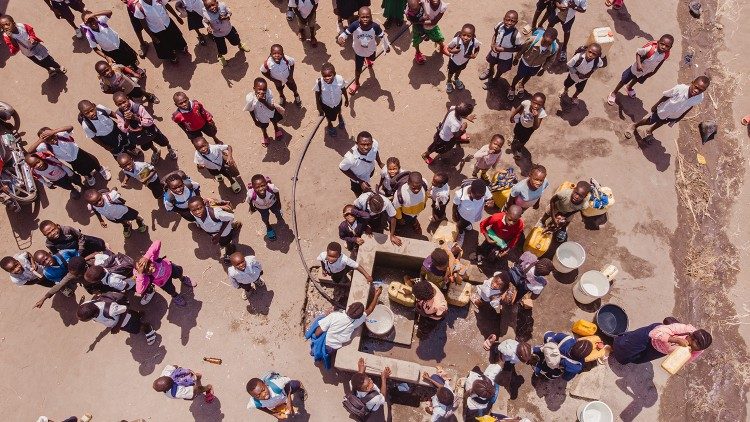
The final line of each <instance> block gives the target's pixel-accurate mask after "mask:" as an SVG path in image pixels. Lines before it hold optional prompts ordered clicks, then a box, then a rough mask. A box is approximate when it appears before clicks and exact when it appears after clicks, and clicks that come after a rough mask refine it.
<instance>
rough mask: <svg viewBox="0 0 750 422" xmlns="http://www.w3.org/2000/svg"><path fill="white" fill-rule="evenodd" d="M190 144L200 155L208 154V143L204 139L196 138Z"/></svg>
mask: <svg viewBox="0 0 750 422" xmlns="http://www.w3.org/2000/svg"><path fill="white" fill-rule="evenodd" d="M191 142H192V143H193V147H195V150H196V151H198V152H200V153H201V154H208V150H209V149H210V148H209V147H208V141H206V138H204V137H202V136H197V137H195V138H194V139H193V140H192V141H191Z"/></svg>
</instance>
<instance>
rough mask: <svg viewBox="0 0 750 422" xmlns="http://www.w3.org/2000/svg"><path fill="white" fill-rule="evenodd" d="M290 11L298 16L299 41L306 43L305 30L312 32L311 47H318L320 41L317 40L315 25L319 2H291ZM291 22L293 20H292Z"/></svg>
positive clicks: (305, 0) (291, 0)
mask: <svg viewBox="0 0 750 422" xmlns="http://www.w3.org/2000/svg"><path fill="white" fill-rule="evenodd" d="M289 10H291V11H292V12H294V14H295V15H296V16H297V25H298V27H299V34H298V37H299V40H300V41H302V42H303V43H304V42H305V28H307V30H308V31H310V46H312V47H313V48H315V47H317V46H318V40H317V39H316V38H315V25H316V24H317V22H316V20H317V19H316V17H317V10H318V0H289ZM290 20H291V19H290Z"/></svg>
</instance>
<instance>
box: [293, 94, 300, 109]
mask: <svg viewBox="0 0 750 422" xmlns="http://www.w3.org/2000/svg"><path fill="white" fill-rule="evenodd" d="M294 105H296V106H297V107H299V106H301V105H302V98H300V97H299V95H295V96H294Z"/></svg>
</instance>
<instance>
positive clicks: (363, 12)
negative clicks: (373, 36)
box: [357, 6, 372, 27]
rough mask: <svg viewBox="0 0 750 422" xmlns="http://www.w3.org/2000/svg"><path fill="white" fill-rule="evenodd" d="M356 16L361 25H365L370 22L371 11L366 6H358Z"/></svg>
mask: <svg viewBox="0 0 750 422" xmlns="http://www.w3.org/2000/svg"><path fill="white" fill-rule="evenodd" d="M357 16H358V17H359V24H360V25H361V26H364V27H367V26H369V25H370V24H371V23H372V11H371V10H370V8H369V7H367V6H362V7H360V8H359V11H358V12H357Z"/></svg>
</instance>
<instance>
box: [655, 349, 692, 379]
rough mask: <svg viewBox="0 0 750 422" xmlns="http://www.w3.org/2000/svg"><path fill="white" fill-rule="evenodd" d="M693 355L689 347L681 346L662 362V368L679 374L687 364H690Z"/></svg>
mask: <svg viewBox="0 0 750 422" xmlns="http://www.w3.org/2000/svg"><path fill="white" fill-rule="evenodd" d="M691 355H692V354H691V353H690V348H689V347H684V346H680V347H678V348H676V349H674V351H673V352H672V353H670V354H669V356H667V358H666V359H664V360H663V361H662V363H661V367H662V368H664V370H665V371H667V372H669V373H670V374H672V375H674V374H676V373H677V372H679V370H680V369H682V367H683V366H685V364H686V363H688V361H689V360H690V356H691Z"/></svg>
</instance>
